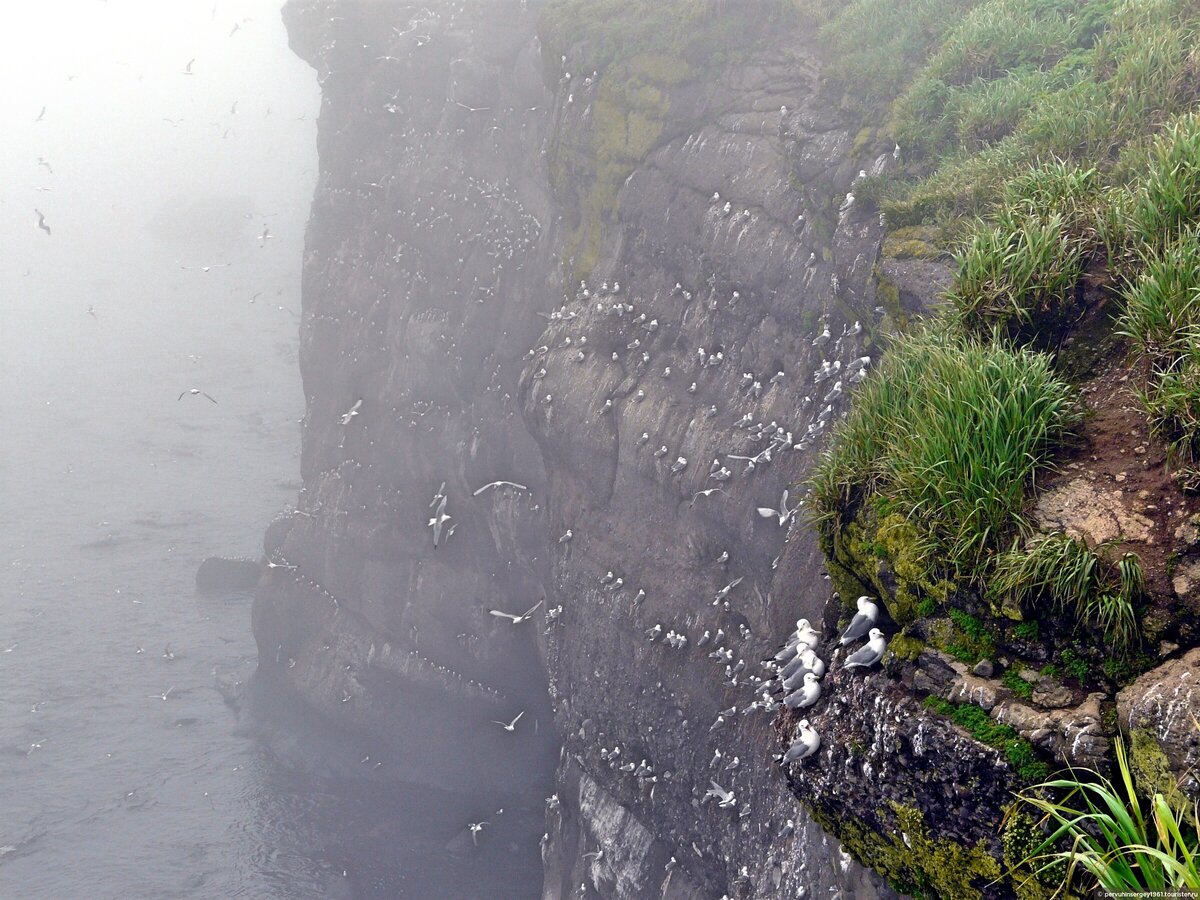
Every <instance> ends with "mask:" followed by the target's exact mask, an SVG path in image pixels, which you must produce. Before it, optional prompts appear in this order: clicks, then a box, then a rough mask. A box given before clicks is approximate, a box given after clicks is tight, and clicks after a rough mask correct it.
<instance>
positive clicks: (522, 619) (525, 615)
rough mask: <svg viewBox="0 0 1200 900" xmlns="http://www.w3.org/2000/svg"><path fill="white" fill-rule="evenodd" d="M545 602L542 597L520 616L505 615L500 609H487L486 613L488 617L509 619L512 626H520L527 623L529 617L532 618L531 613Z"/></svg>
mask: <svg viewBox="0 0 1200 900" xmlns="http://www.w3.org/2000/svg"><path fill="white" fill-rule="evenodd" d="M545 602H546V598H545V597H543V598H542V599H541V600H539V601H538V602H537V603H535V604H534V605H533V606H531V607H529V609H527V610H525V612H523V613H521V615H519V616H515V615H513V614H512V613H506V612H504V611H503V610H500V609H489V610H488V613H489V614H490V615H493V616H496V617H497V618H501V619H511V620H512V623H513V624H514V625H520V624H521V623H522V622H525V621H527V620H528V619H529V617H530V616H532V615H533V613H534V612H535V611H536V610H537V608H538V607H539V606H541V605H542V604H543V603H545Z"/></svg>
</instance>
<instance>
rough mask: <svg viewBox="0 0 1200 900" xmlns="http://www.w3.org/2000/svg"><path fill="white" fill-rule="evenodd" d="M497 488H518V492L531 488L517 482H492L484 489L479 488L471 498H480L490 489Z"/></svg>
mask: <svg viewBox="0 0 1200 900" xmlns="http://www.w3.org/2000/svg"><path fill="white" fill-rule="evenodd" d="M496 487H511V488H516V489H517V490H518V491H527V490H529V488H528V487H526V486H525V485H523V484H517V483H516V482H515V481H492V482H490V483H488V484H485V485H484V486H483V487H481V488H479V489H478V490H476V491H474V492H473V493H472V494H471V496H472V497H478V496H479V495H480V494H482V493H483V492H484V491H486V490H487V489H488V488H496Z"/></svg>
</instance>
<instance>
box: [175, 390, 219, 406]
mask: <svg viewBox="0 0 1200 900" xmlns="http://www.w3.org/2000/svg"><path fill="white" fill-rule="evenodd" d="M188 396H191V397H207V398H208V399H209V400H212V402H213V403H216V402H217V401H216V400H213V397H212V394H209V393H206V392H204V391H202V390H200V388H188V389H187V390H186V391H183V392H182V393H180V395H179V399H180V400H182V399H183V398H184V397H188Z"/></svg>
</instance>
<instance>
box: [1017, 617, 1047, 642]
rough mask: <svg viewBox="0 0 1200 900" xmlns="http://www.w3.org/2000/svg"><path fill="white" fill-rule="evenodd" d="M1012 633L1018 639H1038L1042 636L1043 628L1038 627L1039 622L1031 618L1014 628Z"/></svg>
mask: <svg viewBox="0 0 1200 900" xmlns="http://www.w3.org/2000/svg"><path fill="white" fill-rule="evenodd" d="M1012 633H1013V637H1015V638H1017V639H1018V640H1022V641H1036V640H1037V639H1038V638H1039V637H1040V636H1041V629H1040V628H1039V627H1038V623H1037V622H1036V621H1035V620H1033V619H1031V620H1029V621H1028V622H1022V623H1021V624H1020V625H1018V626H1016V627H1015V628H1013V631H1012Z"/></svg>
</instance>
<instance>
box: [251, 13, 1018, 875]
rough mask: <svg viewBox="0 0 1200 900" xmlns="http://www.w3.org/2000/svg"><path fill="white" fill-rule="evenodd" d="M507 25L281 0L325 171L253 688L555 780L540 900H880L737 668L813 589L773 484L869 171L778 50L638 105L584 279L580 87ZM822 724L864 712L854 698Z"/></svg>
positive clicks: (406, 747)
mask: <svg viewBox="0 0 1200 900" xmlns="http://www.w3.org/2000/svg"><path fill="white" fill-rule="evenodd" d="M536 15H537V9H536V5H531V6H530V7H527V5H526V4H525V3H522V2H519V0H512V2H508V0H497V2H495V3H489V4H476V5H471V6H470V7H461V6H460V5H458V4H452V3H448V2H447V3H432V4H427V5H423V6H417V5H408V4H375V3H354V2H348V0H344V2H334V0H331V2H326V3H306V2H291V3H289V4H288V5H287V7H286V8H285V19H286V21H287V24H288V27H289V34H290V36H291V40H292V43H293V46H294V48H295V49H296V50H297V52H298V53H300V54H301V55H302V56H303V57H304V58H305V59H307V60H308V61H309V62H310V63H311V64H312V65H313V67H314V68H315V69H316V71H317V76H318V79H319V80H320V82H321V84H322V90H323V95H324V100H323V105H322V113H321V119H320V124H319V142H320V152H321V167H322V169H321V175H320V179H319V182H318V187H317V192H316V196H315V197H314V203H313V211H312V218H311V221H310V224H309V229H308V234H307V245H306V254H305V260H304V298H303V303H304V315H303V322H302V326H301V328H302V345H301V369H302V374H303V376H304V385H305V392H306V396H307V399H308V404H307V413H306V416H305V420H304V423H303V424H304V430H303V457H302V467H303V476H304V488H303V490H302V491H301V494H300V497H299V499H298V503H297V510H296V511H295V512H294V513H292V514H291V515H290V516H289V517H287V518H285V519H281V520H280V521H279V522H277V523H275V524H273V525H272V527H271V530H270V532H269V534H268V538H267V541H266V547H267V555H268V566H269V567H268V569H267V577H266V578H265V579H264V583H263V584H262V585H261V586H260V588H259V592H258V596H257V599H256V603H255V608H254V629H255V635H256V638H257V640H258V644H259V651H260V666H262V667H263V668H264V669H268V670H270V673H271V675H272V677H273V678H275V679H276V680H278V681H280V682H282V683H285V684H287V685H288V686H289V688H290V689H291V690H293V691H294V692H295V693H296V694H297V695H298V696H299V697H300V698H301V699H303V701H304V702H306V703H307V704H309V705H310V706H312V707H314V708H316V709H318V710H319V711H320V712H321V713H322V714H323V715H325V716H327V717H328V718H329V719H331V720H332V721H335V722H338V723H341V724H342V725H344V727H346V728H348V729H352V730H355V731H358V732H361V733H363V734H364V735H367V736H368V737H370V738H371V739H373V740H377V741H378V742H379V743H380V746H383V747H386V748H387V752H388V754H389V760H390V761H391V762H390V764H389V768H390V769H391V770H392V771H393V772H395V773H397V774H396V775H393V776H391V777H404V778H408V777H412V778H420V779H424V780H426V781H427V782H428V783H429V784H430V785H432V786H435V787H437V788H440V789H444V790H448V791H460V792H464V793H470V792H472V791H476V790H484V791H487V792H488V794H489V796H498V797H502V796H503V795H504V794H505V792H507V793H508V795H510V796H511V797H514V798H518V797H519V798H528V797H529V796H530V795H531V794H537V795H539V796H547V795H553V802H552V803H551V804H549V805H548V807H547V811H546V813H547V818H546V828H547V833H546V837H545V838H544V839H543V842H542V846H541V848H540V852H541V858H542V861H543V864H544V866H545V872H546V875H545V889H544V896H546V897H547V898H556V897H574V896H583V895H584V894H588V895H591V894H592V893H598V894H599V895H601V896H611V897H639V896H648V895H650V896H657V895H659V894H660V893H661V895H662V896H666V897H681V898H691V897H717V896H720V895H722V894H728V895H729V896H731V897H778V896H799V895H801V894H802V893H803V892H808V895H810V896H815V895H817V894H820V895H826V894H828V893H830V892H840V893H841V894H842V895H844V896H857V897H863V898H870V897H887V896H894V895H895V894H894V892H893V891H892V890H891V889H890V888H889V887H887V886H886V885H885V884H884V883H883V881H882V880H881V879H880V878H878V877H877V876H876V875H874V874H873V873H871V872H869V871H868V870H866V869H864V868H862V867H861V866H860V865H858V864H857V863H856V862H854V860H853V859H852V858H851V856H850V855H848V854H847V853H846V852H845V851H844V850H843V849H842V848H840V847H839V846H838V844H837V843H836V841H834V840H833V839H832V838H831V837H830V836H829V835H828V834H826V833H825V832H823V831H822V830H821V828H820V827H819V826H818V824H817V823H816V822H814V821H813V820H812V819H811V818H810V817H809V816H808V815H807V814H806V813H805V811H804V809H803V807H802V806H801V805H800V804H799V803H798V802H797V796H799V797H800V799H802V800H804V801H805V802H806V803H809V804H812V805H813V806H814V808H816V809H819V810H824V809H827V808H828V807H829V805H830V803H832V802H833V800H834V795H833V794H831V793H830V792H829V791H828V790H826V789H824V788H821V787H820V786H819V785H818V784H816V783H815V782H813V783H808V782H804V781H802V780H799V779H796V778H794V777H793V778H792V780H791V781H790V782H789V781H788V780H787V779H785V777H784V775H783V774H782V773H781V772H780V771H779V769H778V768H777V767H775V766H773V765H772V764H771V763H770V758H771V755H772V754H773V753H775V752H777V751H778V749H779V741H780V736H779V732H778V725H777V723H776V721H775V718H774V709H773V704H770V703H767V702H766V700H764V698H763V697H762V696H761V689H762V686H763V685H762V684H761V683H760V681H759V679H762V678H763V677H765V676H766V674H767V673H766V672H765V671H763V670H762V668H761V666H760V660H761V659H763V658H764V657H767V656H769V655H771V654H772V653H773V652H774V651H775V649H776V648H777V647H778V645H779V644H780V643H781V642H782V641H783V639H784V637H785V636H786V634H787V633H788V631H789V630H790V629H791V628H792V627H793V626H794V623H795V620H796V619H797V618H798V617H800V616H805V617H808V618H810V619H812V620H813V621H819V620H820V619H821V618H822V616H823V613H824V609H825V606H826V602H827V600H828V597H829V593H830V587H829V582H828V581H827V580H825V578H824V577H823V574H824V573H823V559H822V555H821V553H820V550H819V549H818V548H817V546H816V543H815V539H814V537H813V536H812V535H811V533H810V532H809V530H808V529H807V528H806V527H804V526H803V525H802V524H800V523H799V521H798V518H799V517H798V516H797V515H795V514H794V510H795V504H796V498H795V497H794V496H793V497H790V498H784V497H783V496H782V495H783V492H784V490H785V489H786V488H789V487H791V486H792V485H794V484H795V483H796V481H798V480H799V479H800V478H801V477H802V476H803V474H804V471H805V469H806V467H807V465H808V464H809V462H810V460H811V458H812V453H813V452H814V451H815V450H816V449H817V448H819V446H820V438H821V435H822V434H823V433H824V431H825V430H826V429H827V427H828V425H829V423H831V422H832V421H833V419H834V418H835V416H836V413H838V412H840V411H841V410H842V409H844V404H845V394H846V392H847V389H848V381H847V382H846V383H845V384H843V378H844V375H843V374H840V372H842V371H844V372H849V371H851V370H850V369H849V366H850V365H851V363H852V361H853V360H855V359H859V358H861V357H863V356H867V355H870V353H871V352H873V351H872V344H871V334H872V331H873V329H874V328H876V327H877V326H878V324H879V322H880V321H881V317H882V316H883V315H884V312H885V311H884V309H883V307H881V306H880V302H882V301H880V300H879V298H877V297H876V291H877V286H876V281H875V264H876V261H877V259H878V253H879V244H880V242H881V240H882V232H883V229H882V225H881V223H880V221H879V218H878V215H877V214H876V213H874V212H873V211H871V210H870V209H868V208H866V206H865V204H863V203H861V202H860V203H856V202H855V201H854V200H853V198H852V197H851V196H850V195H852V193H853V186H854V182H855V180H856V178H857V177H858V176H859V173H860V172H869V173H871V174H876V173H878V172H879V171H881V170H883V169H884V168H885V167H886V166H887V165H888V162H889V160H890V148H875V147H866V148H860V150H858V151H856V150H855V140H854V136H855V134H856V132H857V130H858V129H857V126H856V123H854V122H852V121H850V120H848V119H845V118H843V116H842V115H841V114H840V113H839V112H837V111H836V108H835V106H834V105H833V104H831V103H829V102H828V101H827V100H825V99H823V98H822V97H821V96H820V92H819V88H820V84H819V74H818V72H817V70H816V67H815V65H814V64H813V62H812V54H811V53H810V51H809V50H808V48H807V47H806V46H805V44H804V39H805V34H804V33H803V31H802V30H801V29H796V30H789V29H781V30H779V31H778V33H775V34H773V35H772V37H771V39H770V40H769V41H767V42H766V43H764V44H763V45H761V46H759V47H758V48H757V49H755V50H754V51H753V52H748V53H747V54H745V55H744V56H743V57H742V58H739V59H736V60H732V61H729V62H727V63H723V64H721V65H720V66H713V67H711V68H710V70H707V71H705V72H704V73H703V77H691V78H688V79H683V80H680V81H677V82H675V83H673V84H671V85H669V86H666V87H665V88H664V89H663V97H662V104H661V115H662V117H663V121H662V128H661V131H660V132H659V134H658V137H656V138H655V139H654V141H653V142H652V144H651V146H650V147H649V149H648V150H646V152H645V153H644V155H642V156H641V157H640V158H639V160H637V161H636V162H634V163H631V164H630V167H629V172H628V174H627V176H626V177H624V179H623V180H622V181H621V182H620V190H619V192H618V195H617V198H616V203H615V204H614V207H613V209H612V210H611V211H610V212H609V213H606V214H605V215H603V216H601V217H600V219H599V220H598V221H599V222H600V225H601V226H602V227H601V229H600V231H599V232H598V234H599V235H600V239H599V240H598V241H596V242H595V244H594V245H592V246H591V247H590V249H587V253H588V254H589V255H590V256H589V259H588V260H587V261H586V262H587V265H586V267H585V268H586V272H585V273H584V274H585V277H586V285H584V286H582V287H581V286H580V285H579V283H578V280H577V279H576V277H575V276H576V275H577V274H580V272H579V271H578V269H579V266H580V265H581V264H582V262H583V256H584V255H585V254H584V249H581V247H580V246H579V245H577V244H575V243H574V238H575V236H576V235H577V234H578V233H579V228H578V226H579V224H580V223H581V222H583V221H585V219H586V217H587V216H588V215H590V214H591V213H589V211H588V210H587V209H583V208H581V207H580V206H579V203H578V201H579V198H580V197H581V196H585V195H586V194H587V190H586V184H584V180H586V179H588V178H591V177H594V175H595V172H594V170H593V168H591V162H589V161H588V160H585V159H583V156H584V155H585V154H586V153H587V152H588V148H592V147H595V146H596V141H598V140H600V139H601V137H602V135H600V134H598V133H597V128H602V127H603V126H604V121H603V117H602V116H598V115H597V109H598V107H597V105H596V103H597V100H596V98H597V97H598V96H599V91H600V89H601V87H602V85H603V80H604V77H605V75H604V73H596V75H595V77H594V78H593V80H592V84H591V85H585V84H581V83H580V82H579V81H578V80H576V81H575V82H574V83H571V82H570V81H566V82H564V80H563V79H562V77H561V74H560V73H558V72H551V74H549V75H547V68H550V69H553V65H549V66H548V65H547V64H545V63H544V62H543V59H542V56H541V53H540V50H539V47H538V44H537V39H536V35H535V28H536ZM571 52H575V50H574V49H572V51H571ZM580 52H582V51H580ZM589 77H591V76H589ZM592 162H594V160H593V161H592ZM552 170H553V171H555V172H558V173H559V177H558V178H557V179H556V178H554V177H552ZM564 172H565V173H567V174H566V175H565V176H563V175H562V173H564ZM572 179H574V181H572ZM564 272H565V273H566V275H565V276H564ZM921 279H927V280H929V281H930V283H936V282H937V279H934V278H932V277H929V275H928V273H926V274H924V275H920V274H918V275H916V276H913V277H912V278H910V281H913V282H916V281H920V280H921ZM906 284H908V282H906ZM905 290H906V291H908V293H906V294H905V295H904V301H903V302H904V303H906V304H908V306H910V307H913V308H915V307H916V306H918V305H920V303H921V299H920V298H919V297H918V296H917V295H916V294H915V293H912V290H915V288H913V289H912V290H910V288H908V287H906V288H905ZM877 301H879V302H877ZM842 367H844V368H842ZM764 451H765V452H764ZM497 480H502V481H509V482H515V483H516V485H518V486H515V487H514V486H512V485H498V486H495V487H489V488H486V489H485V486H486V485H489V484H491V483H492V482H495V481H497ZM706 492H707V493H706ZM439 498H444V506H443V505H442V502H441V499H439ZM760 507H761V508H764V509H772V510H774V514H773V515H770V516H767V515H762V514H760V513H759V512H757V509H758V508H760ZM443 514H444V515H446V516H448V517H449V518H448V519H442V516H443ZM439 520H440V521H439ZM430 521H434V522H435V523H436V525H437V528H436V530H437V531H438V533H439V539H438V542H437V546H436V547H435V545H434V532H435V528H434V527H430V526H429V525H428V523H429V522H430ZM610 573H611V574H610ZM530 609H532V610H533V615H531V616H530V617H529V618H524V617H522V616H521V614H522V613H524V612H525V611H526V610H530ZM493 610H494V611H495V612H493ZM496 613H508V614H511V615H510V616H509V617H507V618H506V617H505V616H502V615H497V614H496ZM513 618H517V619H518V620H519V621H516V622H514V621H513ZM706 634H707V637H705V635H706ZM718 650H720V651H721V652H720V654H718V653H717V651H718ZM714 654H716V655H717V656H716V657H714ZM838 690H840V688H838ZM879 690H881V691H882V685H881V686H880V687H879ZM839 702H841V703H846V704H849V705H850V706H851V707H852V709H851V710H850V712H849V713H847V721H851V720H853V718H854V717H855V716H858V717H859V721H861V722H864V723H865V721H866V719H865V718H864V717H865V716H867V715H868V713H869V709H870V708H872V705H873V704H875V703H876V700H875V697H874V695H872V696H867V695H866V694H861V695H860V694H857V693H854V692H853V691H851V692H850V693H847V694H846V695H845V696H844V697H843V698H842V699H841V700H840V701H839ZM888 702H889V703H895V704H896V706H895V709H894V712H895V714H896V715H901V716H902V715H907V714H908V712H909V711H910V710H914V709H915V706H916V701H915V700H912V699H911V698H909V699H908V700H905V698H904V697H903V696H897V697H895V698H893V699H891V700H889V701H888ZM520 710H525V711H526V712H525V719H524V723H523V724H524V726H526V727H524V728H518V729H517V731H516V732H515V734H512V733H507V732H505V731H504V730H502V729H500V728H499V727H498V726H496V725H493V724H491V723H492V722H493V721H496V720H499V721H508V720H510V719H511V718H512V716H514V715H515V714H516V713H517V712H518V711H520ZM914 714H915V713H914ZM919 721H923V720H921V719H920V717H918V725H919ZM534 722H536V723H538V725H539V726H540V727H539V728H537V729H536V730H534V729H531V728H529V727H527V726H529V725H530V724H532V723H534ZM864 727H865V726H864ZM831 738H832V733H831ZM560 741H561V746H562V754H561V756H560V757H559V756H557V753H558V750H559V746H560ZM961 741H962V743H963V747H961V748H960V747H959V744H958V743H955V742H951V743H950V744H949V745H947V746H948V748H949V750H948V752H950V753H955V754H956V753H958V752H959V750H960V749H961V750H962V752H963V753H968V754H973V756H971V757H970V758H971V759H972V760H974V762H973V763H971V765H977V766H979V767H986V766H988V765H994V764H995V759H994V757H995V753H994V752H993V751H991V750H989V749H988V748H982V749H980V748H979V747H975V748H973V749H972V748H969V747H967V746H966V742H967V739H966V738H962V739H961ZM886 743H887V742H886V741H881V743H880V746H881V747H883V746H884V745H885V744H886ZM618 751H619V752H618ZM718 751H719V752H718ZM556 759H557V760H558V761H557V764H556ZM923 759H924V764H925V765H926V768H925V769H922V770H919V771H920V772H923V773H924V774H921V775H920V777H919V778H918V780H920V779H921V778H926V777H927V776H929V773H931V772H933V771H934V770H935V768H936V765H937V762H936V759H937V754H935V753H934V752H933V751H932V750H929V751H928V753H927V755H926V756H925V757H924V758H923ZM556 765H557V768H556ZM399 773H404V774H403V775H401V774H399ZM853 775H854V777H856V778H864V779H868V778H869V775H867V774H865V773H863V772H862V771H857V772H854V773H853ZM378 777H388V776H386V775H379V776H378ZM830 777H833V772H832V770H831V773H830ZM843 777H844V776H843ZM930 777H931V776H930ZM914 778H917V776H916V775H914ZM713 782H716V783H717V785H719V786H720V788H721V790H722V791H726V792H731V793H732V794H733V796H734V797H736V800H737V802H736V804H734V803H728V804H727V805H725V806H721V805H719V803H718V801H717V800H715V799H714V798H713V797H712V796H711V795H710V794H711V790H712V788H713ZM864 783H865V782H864ZM915 783H916V782H914V784H915ZM914 790H915V788H914ZM706 795H710V796H706ZM839 796H845V792H844V791H843V792H841V794H840V795H839ZM933 796H934V795H933V794H930V795H929V797H928V798H926V802H927V804H932V803H934V801H933V799H932V797H933ZM930 808H931V809H932V806H930ZM859 812H860V810H858V809H857V808H849V807H848V808H847V809H845V810H844V811H843V814H842V817H841V818H847V817H854V816H857V815H858V813H859ZM864 814H865V813H864ZM948 820H953V815H951V816H950V817H949V819H948ZM830 821H833V820H831V819H830V820H827V823H828V822H830ZM863 821H864V823H865V824H864V826H863V827H868V828H874V827H876V826H878V827H885V826H886V827H890V825H889V824H888V823H886V822H883V821H877V820H876V817H874V814H872V816H871V817H869V818H867V819H864V820H863ZM842 833H848V832H842ZM526 849H528V850H529V851H530V852H532V853H537V852H538V848H537V847H532V848H522V852H526ZM855 852H858V851H857V850H856V851H855Z"/></svg>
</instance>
